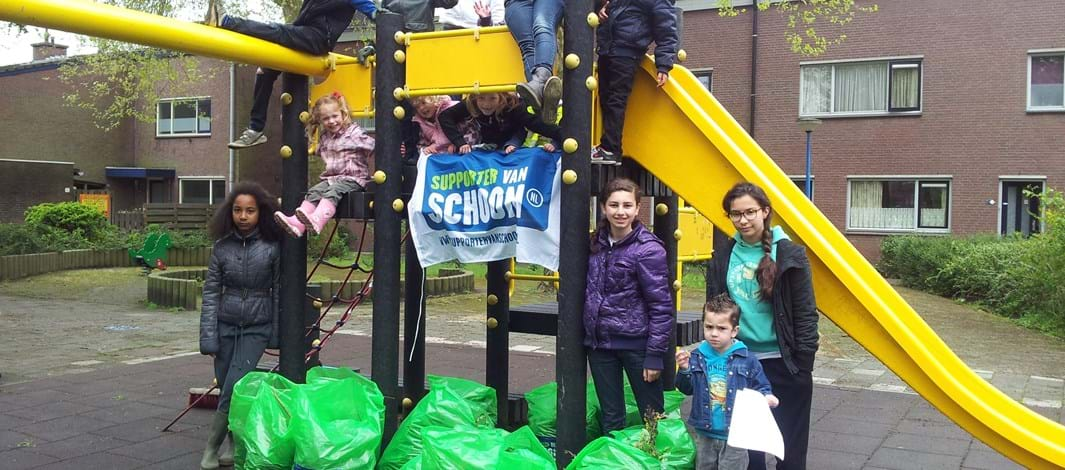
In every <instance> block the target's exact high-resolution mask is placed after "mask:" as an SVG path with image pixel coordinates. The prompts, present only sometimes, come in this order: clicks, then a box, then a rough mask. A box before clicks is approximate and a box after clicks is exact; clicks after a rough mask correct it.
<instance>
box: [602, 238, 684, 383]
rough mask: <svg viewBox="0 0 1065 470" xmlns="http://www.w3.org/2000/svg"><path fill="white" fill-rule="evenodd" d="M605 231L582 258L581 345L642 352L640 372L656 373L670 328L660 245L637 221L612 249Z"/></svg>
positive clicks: (663, 252) (669, 299) (669, 297)
mask: <svg viewBox="0 0 1065 470" xmlns="http://www.w3.org/2000/svg"><path fill="white" fill-rule="evenodd" d="M607 233H609V229H602V230H600V231H599V233H598V234H597V237H596V241H595V243H596V244H597V245H598V246H597V247H596V248H598V251H597V252H596V253H593V254H592V255H591V256H590V257H589V258H588V287H587V289H586V290H585V294H584V345H585V346H588V347H591V348H602V349H615V350H630V351H639V350H646V352H647V357H646V359H645V360H644V368H646V369H654V370H662V358H663V357H664V356H665V355H666V353H667V349H668V343H669V332H670V329H671V328H673V298H672V295H671V291H670V283H669V269H668V267H667V266H666V250H665V245H664V244H663V243H662V240H659V239H658V237H656V236H655V235H654V234H653V233H651V232H650V231H648V230H647V228H646V227H644V226H643V224H641V223H639V222H636V224H635V226H634V230H633V231H632V233H630V234H629V235H628V236H627V237H625V238H624V239H622V240H621V241H619V242H617V243H615V244H614V246H610V242H609V241H608V240H607ZM593 251H596V250H595V248H593Z"/></svg>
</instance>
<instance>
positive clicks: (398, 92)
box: [392, 86, 406, 101]
mask: <svg viewBox="0 0 1065 470" xmlns="http://www.w3.org/2000/svg"><path fill="white" fill-rule="evenodd" d="M405 96H406V92H404V91H403V87H398V86H397V87H396V89H395V90H392V97H393V98H395V99H396V101H399V100H402V99H403V98H404V97H405Z"/></svg>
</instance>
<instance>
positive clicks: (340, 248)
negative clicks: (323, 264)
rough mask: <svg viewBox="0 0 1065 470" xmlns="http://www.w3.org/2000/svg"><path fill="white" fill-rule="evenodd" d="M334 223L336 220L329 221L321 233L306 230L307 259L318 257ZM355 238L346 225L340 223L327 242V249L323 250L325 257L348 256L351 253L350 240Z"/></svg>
mask: <svg viewBox="0 0 1065 470" xmlns="http://www.w3.org/2000/svg"><path fill="white" fill-rule="evenodd" d="M335 223H337V222H336V220H332V221H329V222H328V223H327V224H326V226H325V228H324V229H322V234H321V235H315V234H314V233H313V232H311V231H310V230H309V229H308V230H307V258H308V259H318V255H320V254H322V249H323V248H325V242H326V240H328V239H329V234H330V233H331V232H332V231H333V224H335ZM357 238H358V237H356V236H355V235H354V234H352V233H351V230H350V229H348V226H347V225H344V224H340V227H339V228H337V233H336V235H333V241H331V242H329V249H328V250H326V252H325V259H330V258H346V257H348V256H349V255H351V242H353V241H355V240H356V239H357Z"/></svg>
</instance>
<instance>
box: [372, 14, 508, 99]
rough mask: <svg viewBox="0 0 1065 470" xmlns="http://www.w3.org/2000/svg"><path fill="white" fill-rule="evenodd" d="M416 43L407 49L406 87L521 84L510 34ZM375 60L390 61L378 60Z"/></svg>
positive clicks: (413, 42) (446, 38)
mask: <svg viewBox="0 0 1065 470" xmlns="http://www.w3.org/2000/svg"><path fill="white" fill-rule="evenodd" d="M492 29H493V30H495V31H494V32H488V33H485V32H482V33H481V34H480V35H479V37H478V38H475V37H474V36H473V35H472V34H468V35H461V36H452V37H442V38H434V39H418V38H417V35H415V36H414V38H415V39H413V40H412V41H411V43H410V45H409V46H407V87H408V88H410V89H412V90H416V89H420V88H457V87H469V86H473V85H474V84H475V83H476V84H479V85H480V86H488V85H513V84H515V83H518V82H524V81H525V74H524V72H523V70H524V69H523V67H522V64H521V52H520V51H519V50H518V44H517V43H516V42H514V38H513V37H511V35H510V32H509V31H506V30H499V28H492ZM379 60H392V58H380V59H379Z"/></svg>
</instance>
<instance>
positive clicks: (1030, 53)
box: [999, 48, 1065, 232]
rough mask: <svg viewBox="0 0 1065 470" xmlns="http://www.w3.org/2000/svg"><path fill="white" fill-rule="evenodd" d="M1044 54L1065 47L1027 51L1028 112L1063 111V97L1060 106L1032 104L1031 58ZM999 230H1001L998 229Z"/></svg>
mask: <svg viewBox="0 0 1065 470" xmlns="http://www.w3.org/2000/svg"><path fill="white" fill-rule="evenodd" d="M1046 56H1065V48H1062V49H1032V50H1030V51H1028V75H1027V79H1026V80H1025V82H1024V90H1025V111H1027V112H1029V113H1060V112H1065V99H1062V105H1061V106H1032V58H1033V57H1046ZM1061 86H1062V88H1065V80H1062V85H1061ZM999 232H1001V230H1000V231H999Z"/></svg>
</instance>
